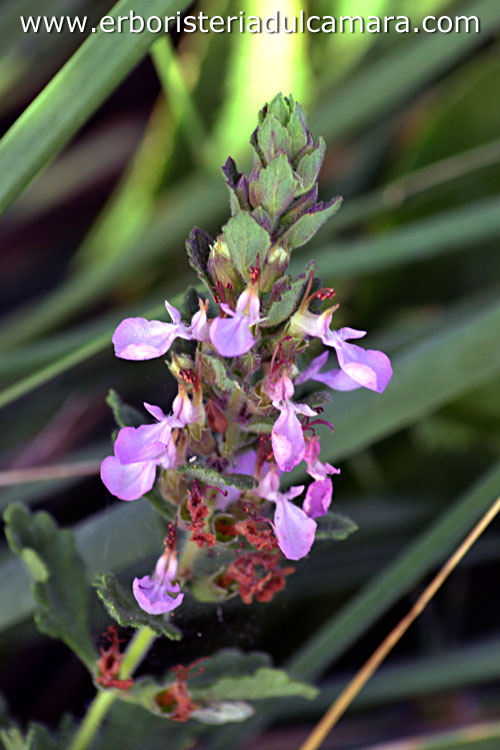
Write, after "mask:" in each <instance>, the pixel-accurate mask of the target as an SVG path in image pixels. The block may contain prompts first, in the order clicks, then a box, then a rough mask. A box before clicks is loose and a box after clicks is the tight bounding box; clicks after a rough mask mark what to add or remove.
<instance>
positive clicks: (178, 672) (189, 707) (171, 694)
mask: <svg viewBox="0 0 500 750" xmlns="http://www.w3.org/2000/svg"><path fill="white" fill-rule="evenodd" d="M200 661H202V659H198V660H197V661H195V662H193V663H192V664H191V665H190V666H189V667H185V666H183V665H182V664H178V665H177V666H176V667H172V671H173V672H174V673H175V682H173V683H172V685H170V687H168V688H167V689H166V690H162V691H161V692H160V693H158V694H157V695H156V696H155V702H156V703H157V704H158V706H159V707H160V708H161V709H166V710H167V711H173V713H172V715H171V716H170V719H172V721H187V720H188V719H189V717H190V716H191V714H192V713H193V711H194V710H195V708H196V705H195V704H194V703H193V701H192V700H191V696H190V695H189V690H188V687H187V684H186V683H187V681H188V679H189V678H190V677H192V676H193V675H192V670H193V669H194V668H195V667H196V666H198V664H199V663H200ZM201 672H203V667H200V670H199V672H198V674H199V673H201Z"/></svg>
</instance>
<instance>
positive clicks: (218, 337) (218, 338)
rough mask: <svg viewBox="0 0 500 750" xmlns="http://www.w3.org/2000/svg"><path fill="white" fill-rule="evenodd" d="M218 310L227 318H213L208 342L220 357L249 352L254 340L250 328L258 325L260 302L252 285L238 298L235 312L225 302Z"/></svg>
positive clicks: (237, 355)
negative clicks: (209, 341)
mask: <svg viewBox="0 0 500 750" xmlns="http://www.w3.org/2000/svg"><path fill="white" fill-rule="evenodd" d="M219 306H220V308H221V310H223V311H224V312H225V313H226V314H227V315H228V316H229V317H228V318H221V317H218V318H215V319H214V320H213V321H212V323H211V325H210V340H211V342H212V344H213V345H214V347H215V348H216V350H217V352H218V353H219V354H220V355H221V357H239V356H240V355H242V354H246V353H247V352H249V351H250V349H251V348H252V346H253V345H254V344H255V338H254V336H253V334H252V332H251V331H250V327H251V326H253V325H255V324H256V323H259V322H260V320H261V318H260V316H259V315H260V300H259V295H258V294H257V291H256V289H255V286H254V285H250V286H248V287H247V288H246V289H245V290H244V291H243V292H242V293H241V294H240V296H239V297H238V302H237V303H236V311H234V310H231V308H230V307H229V305H227V304H226V303H225V302H221V303H220V305H219Z"/></svg>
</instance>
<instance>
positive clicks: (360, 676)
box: [300, 497, 500, 750]
mask: <svg viewBox="0 0 500 750" xmlns="http://www.w3.org/2000/svg"><path fill="white" fill-rule="evenodd" d="M499 511H500V497H499V498H498V499H497V500H496V501H495V503H493V505H492V506H491V507H490V508H489V510H488V511H487V512H486V513H485V514H484V516H483V517H482V518H481V520H480V521H479V522H478V523H477V524H476V526H475V527H474V528H473V529H472V531H471V532H470V534H469V535H468V536H467V537H466V539H464V541H463V542H462V544H461V545H460V546H459V547H458V549H456V550H455V552H454V553H453V554H452V556H451V557H450V558H449V559H448V561H447V562H446V563H445V564H444V565H443V567H442V568H441V570H440V571H439V573H438V574H437V575H436V576H435V578H433V580H432V581H431V583H430V584H429V585H428V586H427V588H426V589H425V590H424V591H423V593H422V594H421V595H420V596H419V598H418V599H417V601H416V602H415V604H414V605H413V607H412V608H411V609H410V611H409V612H408V614H407V615H406V616H405V617H403V619H402V620H401V621H400V622H399V623H398V625H396V627H395V628H394V629H393V630H392V631H391V632H390V633H389V635H388V636H387V637H386V638H385V639H384V640H383V641H382V643H381V644H380V646H379V647H378V648H377V649H376V650H375V651H374V652H373V654H372V655H371V656H370V658H369V659H368V661H367V662H365V664H364V665H363V666H362V667H361V669H360V670H359V672H357V673H356V674H355V675H354V677H353V678H352V680H351V681H350V682H349V684H348V685H347V686H346V687H345V688H344V690H343V691H342V693H341V694H340V695H339V697H338V698H337V699H336V700H335V701H334V703H333V704H332V706H331V707H330V708H329V709H328V711H327V712H326V714H325V715H324V716H323V718H322V719H321V721H320V722H319V723H318V724H317V725H316V726H315V728H314V729H313V731H312V732H311V734H310V735H309V737H307V739H306V741H305V742H304V743H303V744H302V745H301V746H300V750H318V748H319V747H320V745H321V744H322V743H323V742H324V740H325V739H326V737H327V735H328V734H329V733H330V732H331V730H332V729H333V727H334V726H335V724H336V723H337V722H338V720H339V719H340V717H341V716H342V715H343V714H344V712H345V711H346V709H347V708H348V707H349V706H350V704H351V703H352V701H353V700H354V699H355V698H356V696H357V695H358V693H360V692H361V690H362V689H363V687H364V686H365V685H366V683H367V682H368V680H369V679H370V677H371V676H372V675H373V674H374V672H376V670H377V669H378V667H379V666H380V664H381V663H382V662H383V661H384V659H385V658H386V656H387V655H388V654H389V653H390V651H391V650H392V649H393V648H394V646H395V645H396V643H398V641H399V640H400V639H401V637H402V636H403V635H404V634H405V633H406V631H407V630H408V628H409V627H410V625H412V624H413V622H414V621H415V620H416V619H417V617H418V616H419V615H420V614H421V613H422V612H423V610H424V609H425V607H426V606H427V604H428V603H429V602H430V600H431V599H432V597H433V596H434V594H435V593H436V591H438V589H439V588H440V587H441V586H442V585H443V583H444V582H445V581H446V579H447V578H448V576H449V575H450V573H452V571H453V570H455V568H456V567H457V565H458V564H459V562H460V561H461V560H462V559H463V557H464V556H465V555H466V554H467V552H468V551H469V550H470V548H471V547H472V545H473V544H474V543H475V542H476V541H477V540H478V539H479V537H480V536H481V534H482V533H483V531H484V530H485V529H486V528H487V526H489V524H490V523H491V522H492V520H493V519H494V518H495V516H496V515H497V514H498V512H499Z"/></svg>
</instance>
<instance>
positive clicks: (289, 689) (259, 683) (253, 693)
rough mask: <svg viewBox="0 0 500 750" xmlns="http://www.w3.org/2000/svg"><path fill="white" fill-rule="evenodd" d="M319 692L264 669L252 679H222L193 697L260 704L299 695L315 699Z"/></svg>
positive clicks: (239, 677) (252, 676)
mask: <svg viewBox="0 0 500 750" xmlns="http://www.w3.org/2000/svg"><path fill="white" fill-rule="evenodd" d="M317 694H318V690H317V689H316V688H314V687H312V685H306V684H305V683H303V682H298V681H297V680H292V679H291V678H290V677H289V675H288V674H287V673H286V672H285V671H284V670H282V669H272V668H270V667H261V668H260V669H258V670H257V671H256V672H254V673H253V674H251V675H238V676H234V677H231V676H226V677H221V678H220V679H219V680H217V681H216V682H214V683H213V684H212V685H209V686H207V687H205V688H201V689H199V690H193V697H199V698H202V699H205V700H208V701H209V700H224V699H226V698H227V699H234V700H260V699H264V698H279V697H285V696H289V695H300V696H301V697H303V698H309V699H313V698H315V697H316V696H317Z"/></svg>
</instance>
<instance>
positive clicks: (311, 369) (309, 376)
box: [295, 350, 328, 385]
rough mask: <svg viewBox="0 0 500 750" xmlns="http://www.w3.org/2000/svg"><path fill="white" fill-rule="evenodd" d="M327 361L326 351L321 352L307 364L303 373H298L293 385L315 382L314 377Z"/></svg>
mask: <svg viewBox="0 0 500 750" xmlns="http://www.w3.org/2000/svg"><path fill="white" fill-rule="evenodd" d="M327 360H328V350H325V351H324V352H322V353H321V354H320V355H319V356H318V357H315V358H314V359H312V360H311V362H310V363H309V366H308V367H306V369H305V370H304V371H303V372H300V373H299V374H298V376H297V377H296V378H295V384H296V385H298V384H299V383H307V381H308V380H316V377H315V376H316V375H317V374H318V372H319V371H320V370H321V368H322V367H323V366H324V365H325V364H326V362H327Z"/></svg>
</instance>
